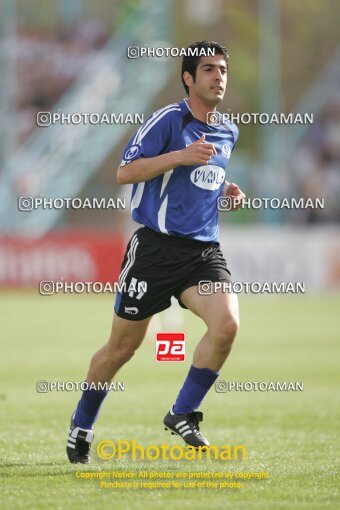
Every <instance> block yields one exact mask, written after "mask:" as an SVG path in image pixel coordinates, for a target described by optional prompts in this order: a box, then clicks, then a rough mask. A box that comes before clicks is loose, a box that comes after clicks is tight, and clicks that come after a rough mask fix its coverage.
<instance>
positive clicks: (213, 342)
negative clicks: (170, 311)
mask: <svg viewBox="0 0 340 510" xmlns="http://www.w3.org/2000/svg"><path fill="white" fill-rule="evenodd" d="M181 301H182V302H183V303H184V304H185V306H186V307H187V308H189V310H191V311H192V312H193V313H194V314H196V315H198V316H199V317H201V319H203V320H204V322H205V323H206V325H207V328H208V329H207V331H206V333H205V335H204V336H203V338H202V339H201V341H200V342H199V344H198V345H197V347H196V349H195V352H194V358H193V364H194V366H195V367H197V368H210V370H214V371H215V372H217V371H218V370H220V369H221V367H222V366H223V364H224V362H225V360H226V359H227V357H228V356H229V353H230V351H231V347H232V344H233V342H234V339H235V337H236V334H237V331H238V327H239V310H238V300H237V295H236V294H234V293H232V292H230V293H229V292H222V291H219V292H216V293H214V294H210V295H200V294H199V293H198V291H197V287H190V288H189V289H186V290H185V291H184V292H183V293H182V294H181Z"/></svg>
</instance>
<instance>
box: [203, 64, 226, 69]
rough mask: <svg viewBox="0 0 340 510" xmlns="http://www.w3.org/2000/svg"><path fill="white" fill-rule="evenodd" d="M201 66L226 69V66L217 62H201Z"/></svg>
mask: <svg viewBox="0 0 340 510" xmlns="http://www.w3.org/2000/svg"><path fill="white" fill-rule="evenodd" d="M202 67H219V68H220V69H227V66H224V65H217V64H203V65H202V66H201V68H202Z"/></svg>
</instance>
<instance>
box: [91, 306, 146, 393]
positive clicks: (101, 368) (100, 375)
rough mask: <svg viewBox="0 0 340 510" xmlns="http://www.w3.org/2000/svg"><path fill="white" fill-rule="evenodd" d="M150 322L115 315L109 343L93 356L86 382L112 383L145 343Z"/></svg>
mask: <svg viewBox="0 0 340 510" xmlns="http://www.w3.org/2000/svg"><path fill="white" fill-rule="evenodd" d="M150 320H151V317H148V318H147V319H144V320H141V321H129V320H126V319H123V318H121V317H118V315H116V314H115V316H114V318H113V322H112V330H111V335H110V338H109V341H108V342H107V343H106V344H105V345H104V346H103V347H102V348H101V349H99V351H97V352H96V353H95V354H94V355H93V357H92V359H91V363H90V368H89V371H88V374H87V377H86V381H87V382H88V383H91V382H93V383H98V382H101V383H104V382H110V381H111V380H112V378H113V377H114V376H115V374H116V373H117V372H118V370H119V369H120V368H121V367H122V366H123V365H124V364H125V363H126V362H127V361H129V360H130V359H131V358H132V356H133V355H134V353H135V351H136V349H138V347H139V346H140V345H141V343H142V342H143V340H144V337H145V334H146V331H147V328H148V325H149V322H150Z"/></svg>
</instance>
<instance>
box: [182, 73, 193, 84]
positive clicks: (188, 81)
mask: <svg viewBox="0 0 340 510" xmlns="http://www.w3.org/2000/svg"><path fill="white" fill-rule="evenodd" d="M183 80H184V83H185V84H186V86H187V87H191V86H192V84H193V82H194V81H193V79H192V76H191V74H190V73H188V71H184V73H183Z"/></svg>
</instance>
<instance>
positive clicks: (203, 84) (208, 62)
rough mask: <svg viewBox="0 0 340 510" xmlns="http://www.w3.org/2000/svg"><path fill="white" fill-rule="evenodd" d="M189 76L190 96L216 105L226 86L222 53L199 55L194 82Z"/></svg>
mask: <svg viewBox="0 0 340 510" xmlns="http://www.w3.org/2000/svg"><path fill="white" fill-rule="evenodd" d="M187 76H189V77H190V78H191V79H190V78H189V83H188V85H189V89H190V90H189V92H190V97H192V96H193V95H196V96H198V97H199V98H200V99H201V100H202V101H203V102H204V103H206V104H209V105H211V106H216V105H217V104H218V103H220V102H221V101H222V99H223V97H224V93H225V89H226V86H227V64H226V61H225V60H224V58H223V56H222V55H215V56H214V57H201V59H200V61H199V63H198V66H197V69H196V78H195V82H194V81H193V79H192V77H191V75H190V74H189V73H187Z"/></svg>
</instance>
